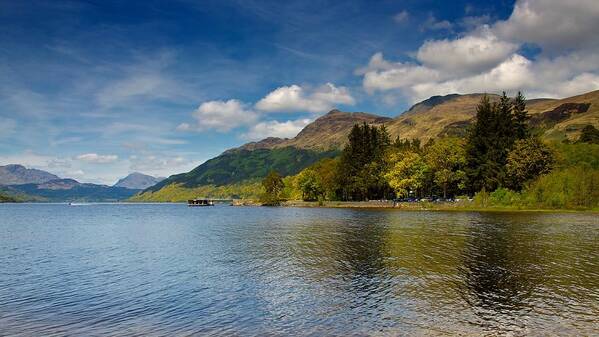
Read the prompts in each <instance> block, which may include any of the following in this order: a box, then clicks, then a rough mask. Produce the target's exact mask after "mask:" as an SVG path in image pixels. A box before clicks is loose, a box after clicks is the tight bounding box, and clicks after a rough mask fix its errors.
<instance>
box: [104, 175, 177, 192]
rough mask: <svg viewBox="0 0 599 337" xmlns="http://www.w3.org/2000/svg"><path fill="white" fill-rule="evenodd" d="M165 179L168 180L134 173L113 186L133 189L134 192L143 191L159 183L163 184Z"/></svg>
mask: <svg viewBox="0 0 599 337" xmlns="http://www.w3.org/2000/svg"><path fill="white" fill-rule="evenodd" d="M164 179H166V178H163V177H159V178H156V177H152V176H150V175H147V174H143V173H139V172H133V173H131V174H129V175H128V176H126V177H124V178H122V179H119V181H117V182H116V184H114V185H113V186H114V187H124V188H128V189H132V190H143V189H146V188H148V187H150V186H154V185H156V184H157V183H159V182H161V181H162V180H164Z"/></svg>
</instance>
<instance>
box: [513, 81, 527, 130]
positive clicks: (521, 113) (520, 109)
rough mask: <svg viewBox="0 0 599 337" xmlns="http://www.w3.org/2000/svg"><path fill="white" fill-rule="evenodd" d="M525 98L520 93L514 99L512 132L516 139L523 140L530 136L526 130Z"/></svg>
mask: <svg viewBox="0 0 599 337" xmlns="http://www.w3.org/2000/svg"><path fill="white" fill-rule="evenodd" d="M525 100H526V98H525V97H524V95H522V93H521V92H520V91H518V95H516V98H514V131H515V133H516V134H515V136H516V139H525V138H527V137H528V136H529V135H530V132H529V130H528V120H529V119H530V116H528V111H526V101H525Z"/></svg>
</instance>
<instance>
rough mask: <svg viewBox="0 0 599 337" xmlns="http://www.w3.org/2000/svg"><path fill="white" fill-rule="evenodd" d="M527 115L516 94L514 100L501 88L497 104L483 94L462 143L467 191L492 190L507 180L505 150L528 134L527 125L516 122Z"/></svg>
mask: <svg viewBox="0 0 599 337" xmlns="http://www.w3.org/2000/svg"><path fill="white" fill-rule="evenodd" d="M519 96H521V95H519ZM514 104H517V106H516V107H515V106H514ZM527 119H528V116H527V114H526V106H525V104H524V101H523V97H516V100H515V103H514V102H513V101H511V100H510V99H509V98H508V97H507V96H506V94H505V92H504V93H503V96H502V97H501V98H500V100H499V103H498V104H491V103H490V101H489V98H488V97H487V96H486V95H485V96H483V98H482V99H481V102H480V103H479V105H478V106H477V111H476V122H475V123H474V125H473V127H472V129H471V130H470V133H469V135H468V142H467V146H466V152H467V160H468V167H467V170H466V172H467V175H468V181H469V187H470V190H471V192H476V191H480V190H481V189H482V188H485V189H487V190H489V191H493V190H495V189H496V188H498V187H500V186H505V185H507V184H508V177H507V173H506V163H507V157H508V153H509V151H510V150H511V149H512V146H513V144H514V141H515V140H517V139H522V136H525V135H527V134H528V132H527V127H525V126H523V125H520V123H525V121H526V120H527Z"/></svg>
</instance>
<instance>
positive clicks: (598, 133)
mask: <svg viewBox="0 0 599 337" xmlns="http://www.w3.org/2000/svg"><path fill="white" fill-rule="evenodd" d="M578 142H579V143H589V144H599V130H597V129H596V128H595V127H594V126H593V125H590V124H589V125H587V126H585V127H584V128H583V129H582V132H581V134H580V138H579V139H578Z"/></svg>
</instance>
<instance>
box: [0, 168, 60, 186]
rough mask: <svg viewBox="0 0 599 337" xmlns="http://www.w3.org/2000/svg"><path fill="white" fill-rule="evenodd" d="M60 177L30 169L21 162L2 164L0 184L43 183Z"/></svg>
mask: <svg viewBox="0 0 599 337" xmlns="http://www.w3.org/2000/svg"><path fill="white" fill-rule="evenodd" d="M56 179H60V178H59V177H58V176H56V175H54V174H52V173H49V172H46V171H42V170H37V169H28V168H26V167H25V166H23V165H20V164H10V165H6V166H0V185H21V184H41V183H45V182H47V181H50V180H56Z"/></svg>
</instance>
